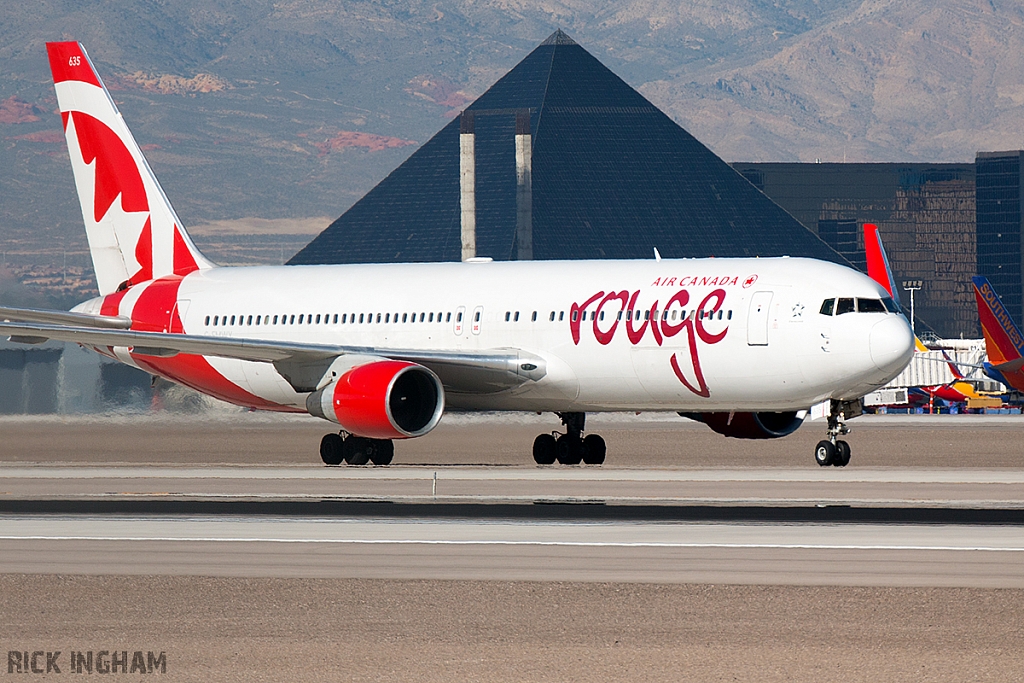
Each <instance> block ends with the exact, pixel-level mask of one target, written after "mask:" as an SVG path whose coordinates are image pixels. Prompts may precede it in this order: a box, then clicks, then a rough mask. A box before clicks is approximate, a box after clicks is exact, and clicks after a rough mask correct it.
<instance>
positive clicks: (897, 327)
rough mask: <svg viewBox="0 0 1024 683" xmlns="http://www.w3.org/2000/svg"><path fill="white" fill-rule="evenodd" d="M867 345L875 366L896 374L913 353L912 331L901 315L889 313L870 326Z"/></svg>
mask: <svg viewBox="0 0 1024 683" xmlns="http://www.w3.org/2000/svg"><path fill="white" fill-rule="evenodd" d="M869 346H870V348H871V360H872V361H873V362H874V364H875V366H876V367H877V368H878V369H879V370H882V371H885V372H892V374H893V375H896V374H898V373H899V372H901V371H902V370H903V368H904V367H906V365H907V363H909V362H910V359H911V357H912V356H913V355H914V333H913V332H911V330H910V325H909V324H908V323H907V321H906V319H905V318H904V317H903V316H902V315H889V316H886V317H885V320H880V321H879V322H877V323H875V326H874V327H872V328H871V336H870V337H869Z"/></svg>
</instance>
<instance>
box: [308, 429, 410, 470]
mask: <svg viewBox="0 0 1024 683" xmlns="http://www.w3.org/2000/svg"><path fill="white" fill-rule="evenodd" d="M394 457H395V444H394V443H392V441H391V439H367V438H365V437H362V436H355V435H353V434H349V433H348V432H341V433H340V434H327V435H325V436H324V438H323V439H321V440H320V459H321V460H323V461H324V464H325V465H340V464H341V463H342V462H346V463H348V464H349V465H365V464H367V463H371V462H372V463H373V464H374V465H390V464H391V460H392V459H393V458H394Z"/></svg>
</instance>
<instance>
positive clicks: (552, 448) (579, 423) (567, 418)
mask: <svg viewBox="0 0 1024 683" xmlns="http://www.w3.org/2000/svg"><path fill="white" fill-rule="evenodd" d="M555 414H556V415H558V417H559V418H561V420H562V424H563V425H565V432H566V433H565V434H559V433H558V432H552V433H550V434H541V435H540V436H538V437H537V438H536V439H534V440H533V459H534V461H535V462H536V463H537V464H538V465H551V464H553V463H554V462H555V461H556V460H557V461H558V462H559V464H561V465H579V464H580V463H581V462H582V463H584V464H587V465H600V464H601V463H603V462H604V455H605V444H604V439H602V438H601V437H600V436H598V435H597V434H587V435H586V436H583V425H584V424H585V423H586V419H587V414H586V413H555Z"/></svg>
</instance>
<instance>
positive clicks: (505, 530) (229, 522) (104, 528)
mask: <svg viewBox="0 0 1024 683" xmlns="http://www.w3.org/2000/svg"><path fill="white" fill-rule="evenodd" d="M19 539H21V540H40V541H47V540H52V541H54V542H60V541H67V540H76V539H77V540H87V541H88V540H103V541H128V542H135V541H144V540H154V541H182V542H187V541H190V540H195V541H206V542H215V541H219V540H221V541H226V542H267V543H309V544H316V543H324V544H330V543H348V544H357V543H361V544H379V545H387V544H399V545H401V544H406V545H415V544H420V545H525V546H530V545H533V546H564V547H573V546H575V547H621V548H642V547H652V548H655V547H663V548H737V549H742V548H748V549H749V548H765V549H770V548H776V549H782V548H792V549H800V548H818V549H829V550H839V549H848V550H871V549H874V550H886V549H889V550H922V551H923V550H966V551H971V550H982V549H991V550H997V549H999V550H1004V551H1008V552H1024V531H1022V530H1021V529H1020V528H1018V527H1008V526H971V527H961V526H941V525H884V524H883V525H876V524H849V525H847V524H842V525H832V524H768V523H761V524H757V523H745V524H694V523H641V522H576V523H568V522H507V521H493V522H481V521H462V520H450V521H435V520H401V521H396V520H364V519H360V520H350V519H306V520H294V519H290V518H288V519H279V518H260V519H252V518H244V517H241V518H234V517H225V518H208V517H175V518H166V517H162V518H153V517H144V516H141V517H118V518H102V517H87V516H68V517H50V516H42V517H41V516H33V515H26V516H8V517H2V518H0V540H4V541H15V540H19Z"/></svg>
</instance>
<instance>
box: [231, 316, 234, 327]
mask: <svg viewBox="0 0 1024 683" xmlns="http://www.w3.org/2000/svg"><path fill="white" fill-rule="evenodd" d="M231 324H232V325H234V324H235V316H231Z"/></svg>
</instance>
